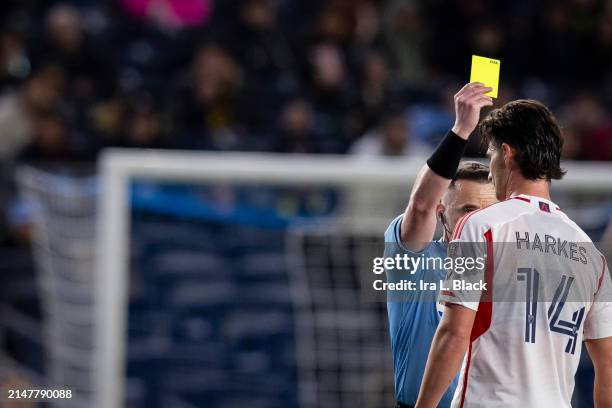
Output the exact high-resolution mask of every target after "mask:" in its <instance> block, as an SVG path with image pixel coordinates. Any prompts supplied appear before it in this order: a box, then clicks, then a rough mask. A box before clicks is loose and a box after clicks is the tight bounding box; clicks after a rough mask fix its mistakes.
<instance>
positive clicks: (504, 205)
mask: <svg viewBox="0 0 612 408" xmlns="http://www.w3.org/2000/svg"><path fill="white" fill-rule="evenodd" d="M528 210H529V209H528V208H525V207H522V206H521V205H520V203H517V201H516V200H515V197H512V198H509V199H507V200H504V201H498V202H496V203H493V204H491V205H488V206H486V207H483V208H481V209H478V210H475V211H472V212H470V213H468V214H466V215H464V216H463V217H461V218H460V219H459V221H457V224H456V225H455V230H454V231H453V236H452V239H460V238H462V237H464V234H467V235H468V236H470V235H471V236H475V235H477V236H480V235H481V233H484V232H485V231H486V230H488V229H491V228H493V227H494V226H495V225H499V224H503V223H505V222H508V221H509V220H511V219H512V218H514V217H516V216H517V214H518V213H522V212H524V211H528Z"/></svg>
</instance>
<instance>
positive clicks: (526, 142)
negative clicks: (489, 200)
mask: <svg viewBox="0 0 612 408" xmlns="http://www.w3.org/2000/svg"><path fill="white" fill-rule="evenodd" d="M479 130H480V134H481V135H482V137H483V142H484V143H485V145H486V148H487V155H488V156H489V158H490V159H491V163H490V168H491V171H490V177H491V180H492V182H493V184H494V185H495V193H496V195H497V198H498V199H499V200H504V199H506V198H508V195H509V194H510V193H511V190H512V189H511V186H510V185H509V184H510V183H511V182H512V181H513V180H514V179H513V178H512V177H514V178H516V177H521V178H523V179H525V180H531V181H540V180H544V181H548V182H549V181H550V180H558V179H561V178H562V177H563V175H564V174H565V171H563V169H561V167H560V161H561V149H562V147H563V138H562V136H561V129H560V128H559V124H558V123H557V119H556V118H555V117H554V115H553V114H552V113H551V112H550V110H549V109H548V108H547V107H546V106H544V105H543V104H542V103H540V102H538V101H535V100H529V99H519V100H516V101H512V102H509V103H507V104H505V105H504V106H502V107H501V108H498V109H494V110H492V111H491V112H490V113H489V114H488V115H487V117H486V118H485V119H484V120H483V121H482V122H481V123H480V125H479Z"/></svg>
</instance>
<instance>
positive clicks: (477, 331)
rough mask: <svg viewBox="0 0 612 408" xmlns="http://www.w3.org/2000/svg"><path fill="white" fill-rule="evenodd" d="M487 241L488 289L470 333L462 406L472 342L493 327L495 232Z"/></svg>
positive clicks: (483, 295)
mask: <svg viewBox="0 0 612 408" xmlns="http://www.w3.org/2000/svg"><path fill="white" fill-rule="evenodd" d="M484 237H485V240H486V243H487V263H486V265H485V273H484V279H485V282H486V283H487V290H486V291H483V292H482V294H481V295H480V303H479V304H478V311H477V312H476V317H475V319H474V325H473V326H472V332H471V333H470V346H469V349H468V357H467V363H466V365H465V374H464V375H463V390H462V392H461V404H460V405H459V406H460V408H463V405H464V404H465V393H466V392H467V386H468V376H469V371H470V363H471V362H472V343H473V342H474V341H475V340H476V339H478V338H479V337H480V336H482V335H483V334H484V333H485V332H486V331H487V330H489V327H491V320H492V317H493V302H492V300H493V296H492V293H493V273H494V260H493V233H492V232H491V230H488V231H487V232H485V234H484Z"/></svg>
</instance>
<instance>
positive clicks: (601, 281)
mask: <svg viewBox="0 0 612 408" xmlns="http://www.w3.org/2000/svg"><path fill="white" fill-rule="evenodd" d="M601 261H602V262H603V265H602V267H601V276H600V277H599V282H598V283H597V290H596V291H595V294H596V295H597V292H599V289H600V288H601V284H602V283H603V277H604V274H605V273H606V258H604V256H603V255H601Z"/></svg>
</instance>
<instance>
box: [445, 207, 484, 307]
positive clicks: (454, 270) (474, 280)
mask: <svg viewBox="0 0 612 408" xmlns="http://www.w3.org/2000/svg"><path fill="white" fill-rule="evenodd" d="M483 230H484V226H483V225H481V223H479V222H478V219H472V218H470V214H468V215H466V216H464V217H463V218H461V219H460V220H459V221H458V222H457V225H456V226H455V231H454V232H453V239H452V240H451V242H450V243H449V246H448V262H447V263H448V266H449V267H447V268H446V270H447V274H446V279H445V280H444V285H443V287H442V288H440V295H439V296H438V301H439V302H440V303H443V304H448V303H454V304H459V305H462V306H465V307H467V308H469V309H472V310H475V311H477V310H478V306H479V303H480V302H481V301H482V298H483V291H486V290H488V287H487V285H488V284H487V285H484V286H483V283H486V282H487V276H486V275H487V268H488V267H489V265H488V263H487V247H488V243H487V239H486V236H485V234H484V233H483V232H482V231H483ZM451 260H452V262H451ZM491 261H492V259H491Z"/></svg>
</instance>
